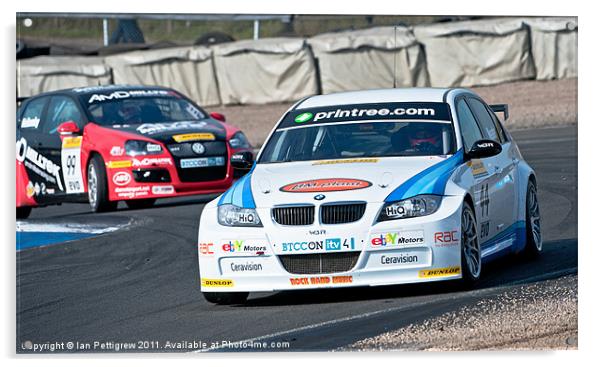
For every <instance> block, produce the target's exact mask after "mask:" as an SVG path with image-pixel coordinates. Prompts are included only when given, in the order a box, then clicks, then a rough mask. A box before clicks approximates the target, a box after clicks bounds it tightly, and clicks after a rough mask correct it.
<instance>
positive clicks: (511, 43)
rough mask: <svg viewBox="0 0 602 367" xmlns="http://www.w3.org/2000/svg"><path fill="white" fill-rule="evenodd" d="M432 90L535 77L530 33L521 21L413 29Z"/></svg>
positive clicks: (471, 23) (455, 23) (432, 25)
mask: <svg viewBox="0 0 602 367" xmlns="http://www.w3.org/2000/svg"><path fill="white" fill-rule="evenodd" d="M413 31H414V35H415V36H416V38H417V39H418V40H419V41H420V43H422V44H423V45H424V47H425V51H426V64H427V68H428V72H429V78H430V82H431V86H433V87H447V86H459V87H468V86H474V85H488V84H497V83H503V82H509V81H514V80H521V79H531V78H533V77H534V76H535V67H534V65H533V60H532V58H531V54H530V52H529V32H528V29H527V27H526V26H525V25H524V23H523V22H522V21H520V20H514V19H510V20H496V21H491V20H482V21H467V22H454V23H442V24H430V25H425V26H416V27H414V29H413Z"/></svg>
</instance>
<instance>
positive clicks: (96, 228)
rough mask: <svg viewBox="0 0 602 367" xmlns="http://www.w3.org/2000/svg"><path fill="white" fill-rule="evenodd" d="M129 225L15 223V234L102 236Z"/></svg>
mask: <svg viewBox="0 0 602 367" xmlns="http://www.w3.org/2000/svg"><path fill="white" fill-rule="evenodd" d="M128 224H129V223H125V224H119V225H113V226H110V227H108V226H106V225H102V224H83V223H64V224H56V223H31V222H24V221H17V227H16V229H17V232H49V233H56V232H62V233H91V234H102V233H109V232H115V231H117V230H119V229H121V228H123V227H125V226H127V225H128Z"/></svg>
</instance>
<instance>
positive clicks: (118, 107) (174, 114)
mask: <svg viewBox="0 0 602 367" xmlns="http://www.w3.org/2000/svg"><path fill="white" fill-rule="evenodd" d="M88 113H89V114H90V120H91V121H93V122H95V123H97V124H99V125H116V124H141V123H156V122H176V121H191V120H200V119H203V118H204V117H205V115H204V113H203V112H202V111H201V110H199V108H197V107H196V106H195V105H194V104H192V103H190V102H189V101H187V100H186V99H183V98H176V97H171V96H161V97H137V98H124V99H113V100H105V101H94V102H93V103H89V104H88Z"/></svg>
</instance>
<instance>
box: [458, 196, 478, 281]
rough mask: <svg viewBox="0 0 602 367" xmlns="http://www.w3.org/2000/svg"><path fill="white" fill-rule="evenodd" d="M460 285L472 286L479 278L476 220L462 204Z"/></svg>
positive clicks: (466, 204) (467, 207) (468, 206)
mask: <svg viewBox="0 0 602 367" xmlns="http://www.w3.org/2000/svg"><path fill="white" fill-rule="evenodd" d="M461 253H462V283H464V285H466V286H474V285H475V283H476V282H477V281H478V280H479V278H480V277H481V267H482V260H481V244H480V243H479V236H478V231H477V220H476V219H475V215H474V211H473V210H472V207H471V206H470V205H469V204H468V203H467V202H464V204H463V206H462V239H461Z"/></svg>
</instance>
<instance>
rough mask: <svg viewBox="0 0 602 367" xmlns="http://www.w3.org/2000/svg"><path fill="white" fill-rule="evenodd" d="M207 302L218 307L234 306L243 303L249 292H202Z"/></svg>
mask: <svg viewBox="0 0 602 367" xmlns="http://www.w3.org/2000/svg"><path fill="white" fill-rule="evenodd" d="M203 296H204V297H205V299H206V300H207V301H208V302H211V303H216V304H218V305H234V304H242V303H245V301H246V300H247V297H248V296H249V292H203Z"/></svg>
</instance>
